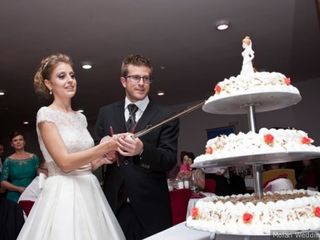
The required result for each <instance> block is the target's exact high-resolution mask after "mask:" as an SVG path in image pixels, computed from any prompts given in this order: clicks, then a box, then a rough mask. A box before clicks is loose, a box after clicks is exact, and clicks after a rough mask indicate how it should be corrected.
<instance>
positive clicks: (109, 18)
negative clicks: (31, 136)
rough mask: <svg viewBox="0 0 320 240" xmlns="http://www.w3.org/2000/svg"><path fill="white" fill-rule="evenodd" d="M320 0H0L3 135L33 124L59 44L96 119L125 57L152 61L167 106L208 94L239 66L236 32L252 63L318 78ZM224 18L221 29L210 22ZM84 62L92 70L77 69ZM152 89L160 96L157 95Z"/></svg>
mask: <svg viewBox="0 0 320 240" xmlns="http://www.w3.org/2000/svg"><path fill="white" fill-rule="evenodd" d="M319 5H320V4H319V0H317V1H316V0H304V1H301V0H295V1H294V0H281V1H279V0H241V1H235V0H134V1H133V0H90V1H84V0H68V1H65V0H55V1H48V0H28V1H18V0H2V1H1V3H0V31H1V34H0V89H3V90H5V91H6V95H5V96H0V114H1V116H0V137H5V136H6V135H7V134H8V131H10V130H12V129H13V128H21V127H22V122H23V121H29V122H30V124H29V125H28V126H23V127H24V128H29V129H34V127H35V125H34V121H35V116H36V111H37V109H38V108H39V107H40V106H41V104H43V103H41V102H39V100H38V98H37V97H36V95H35V94H34V91H33V75H34V73H35V71H36V69H37V68H38V64H39V63H40V60H41V59H42V58H43V57H45V56H47V55H49V54H51V53H56V52H63V53H66V54H68V55H70V56H71V57H72V58H73V61H74V63H75V71H76V74H77V80H78V86H79V88H78V94H77V96H76V97H75V99H74V107H75V108H82V109H84V111H85V115H86V116H87V118H88V121H89V123H91V124H94V122H95V118H96V115H97V112H98V109H99V107H100V106H102V105H104V104H107V103H110V102H112V101H115V100H119V99H121V98H123V89H122V87H121V85H120V82H119V75H120V64H121V60H122V59H123V58H124V57H125V56H126V55H128V54H131V53H139V54H142V55H145V56H147V57H149V58H150V59H151V61H152V62H153V65H154V68H155V71H154V82H153V83H152V87H151V88H152V90H151V94H150V96H151V97H152V98H153V99H154V100H157V101H158V102H160V103H162V104H165V105H171V106H175V105H181V104H184V103H190V102H193V101H197V100H202V99H205V98H206V97H208V96H209V95H210V94H211V93H212V91H213V87H214V85H215V84H216V83H217V82H218V81H222V80H223V79H224V78H225V77H230V76H231V75H237V74H238V73H239V72H240V69H241V62H242V59H241V51H242V48H241V40H242V39H243V37H244V36H245V35H249V36H251V38H252V40H253V49H254V51H255V59H254V66H255V68H256V69H257V70H266V71H278V72H282V73H284V74H285V75H287V76H289V77H291V79H292V80H293V82H295V81H305V80H308V79H313V78H319V77H320V68H319V56H320V34H319V29H320V28H319ZM221 19H227V20H229V21H230V24H231V27H230V28H229V29H228V30H227V31H223V32H221V31H217V30H215V23H216V22H217V21H219V20H221ZM85 61H90V62H92V64H93V69H91V70H90V71H85V70H83V69H81V66H80V65H81V63H82V62H85ZM158 90H163V91H165V93H166V94H165V96H163V97H159V96H157V95H156V93H157V91H158Z"/></svg>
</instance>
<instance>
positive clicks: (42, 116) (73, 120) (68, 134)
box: [37, 107, 94, 175]
mask: <svg viewBox="0 0 320 240" xmlns="http://www.w3.org/2000/svg"><path fill="white" fill-rule="evenodd" d="M44 121H47V122H52V123H54V124H55V125H56V127H57V128H58V131H59V133H60V136H61V138H62V140H63V141H64V144H65V146H66V148H67V150H68V152H69V153H73V152H78V151H82V150H85V149H88V148H90V147H92V146H94V142H93V139H92V137H91V135H90V133H89V131H88V130H87V126H88V124H87V120H86V117H85V116H84V115H83V114H82V113H80V112H69V113H65V112H60V111H57V110H54V109H51V108H49V107H42V108H40V109H39V111H38V113H37V134H38V140H39V144H40V149H41V151H42V154H43V157H44V159H45V161H46V163H47V166H48V170H49V175H57V174H65V173H63V172H62V170H61V169H59V167H58V166H57V165H56V164H55V162H54V160H53V159H52V157H51V155H50V154H49V152H48V150H47V149H46V147H45V145H44V143H43V140H42V137H41V135H40V132H39V127H38V124H39V123H40V122H44ZM89 169H90V164H87V165H85V166H83V167H81V168H80V169H78V170H76V171H73V172H71V173H69V174H72V173H76V174H77V173H78V172H79V171H80V172H81V171H87V170H89Z"/></svg>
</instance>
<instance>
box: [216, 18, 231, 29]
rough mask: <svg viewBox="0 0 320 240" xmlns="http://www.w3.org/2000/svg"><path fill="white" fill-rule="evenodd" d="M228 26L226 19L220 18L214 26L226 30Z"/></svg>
mask: <svg viewBox="0 0 320 240" xmlns="http://www.w3.org/2000/svg"><path fill="white" fill-rule="evenodd" d="M229 27H230V23H229V21H227V20H220V21H217V22H216V28H217V30H219V31H224V30H227V29H228V28H229Z"/></svg>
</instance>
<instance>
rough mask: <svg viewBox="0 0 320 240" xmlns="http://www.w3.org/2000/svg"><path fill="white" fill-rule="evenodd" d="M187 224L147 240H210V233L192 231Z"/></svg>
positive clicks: (183, 223) (176, 226) (174, 227)
mask: <svg viewBox="0 0 320 240" xmlns="http://www.w3.org/2000/svg"><path fill="white" fill-rule="evenodd" d="M185 224H186V223H185V222H182V223H179V224H177V225H175V226H173V227H171V228H168V229H166V230H164V231H162V232H159V233H157V234H155V235H152V236H151V237H148V238H145V240H180V239H181V240H209V239H210V233H208V232H202V231H197V230H193V229H190V228H188V227H186V225H185Z"/></svg>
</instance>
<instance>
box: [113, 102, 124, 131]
mask: <svg viewBox="0 0 320 240" xmlns="http://www.w3.org/2000/svg"><path fill="white" fill-rule="evenodd" d="M113 114H114V119H115V121H114V122H113V124H114V126H112V127H113V131H114V133H115V134H117V133H124V132H126V124H125V118H124V100H123V101H120V102H118V104H116V105H115V107H114V113H113Z"/></svg>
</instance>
